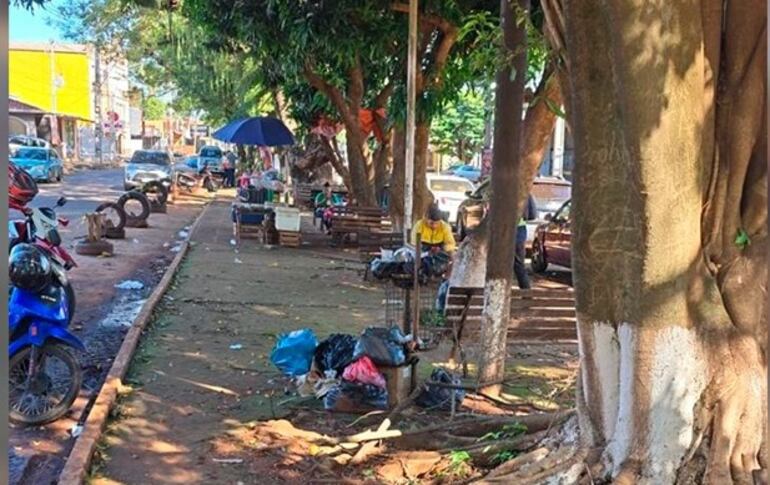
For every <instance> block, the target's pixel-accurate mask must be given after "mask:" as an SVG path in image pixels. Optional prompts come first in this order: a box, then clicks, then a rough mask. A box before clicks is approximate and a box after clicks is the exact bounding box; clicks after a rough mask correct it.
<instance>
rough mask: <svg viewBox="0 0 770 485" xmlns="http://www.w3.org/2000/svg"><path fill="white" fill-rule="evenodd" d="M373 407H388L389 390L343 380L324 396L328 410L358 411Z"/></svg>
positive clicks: (325, 407)
mask: <svg viewBox="0 0 770 485" xmlns="http://www.w3.org/2000/svg"><path fill="white" fill-rule="evenodd" d="M371 408H374V409H387V408H388V391H387V390H385V389H383V388H381V387H377V386H372V385H370V384H355V383H352V382H343V383H342V384H340V385H338V386H335V387H333V388H331V389H329V392H327V393H326V395H325V396H324V409H326V410H328V411H339V412H358V411H366V410H368V409H371Z"/></svg>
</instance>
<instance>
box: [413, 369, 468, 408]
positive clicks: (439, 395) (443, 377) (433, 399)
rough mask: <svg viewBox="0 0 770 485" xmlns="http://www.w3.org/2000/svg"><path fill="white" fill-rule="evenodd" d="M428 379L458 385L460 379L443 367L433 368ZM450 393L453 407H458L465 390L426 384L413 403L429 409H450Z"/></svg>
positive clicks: (460, 382)
mask: <svg viewBox="0 0 770 485" xmlns="http://www.w3.org/2000/svg"><path fill="white" fill-rule="evenodd" d="M430 380H431V381H433V382H441V383H443V384H452V385H455V386H460V385H461V384H462V381H461V380H460V378H459V377H457V376H453V375H451V374H450V373H448V372H447V371H445V370H444V369H441V368H438V369H434V370H433V372H432V373H431V374H430ZM452 395H454V399H455V409H457V408H459V407H460V404H462V402H463V399H464V398H465V391H464V390H462V389H451V388H447V387H439V386H432V385H430V384H428V385H426V386H425V388H424V389H423V390H422V392H421V393H420V395H419V396H417V399H416V400H415V404H417V405H418V406H420V407H423V408H431V409H443V410H445V411H449V410H451V409H452Z"/></svg>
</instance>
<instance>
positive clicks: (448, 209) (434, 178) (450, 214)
mask: <svg viewBox="0 0 770 485" xmlns="http://www.w3.org/2000/svg"><path fill="white" fill-rule="evenodd" d="M427 182H428V189H429V190H430V192H431V194H433V198H434V199H435V200H436V203H437V204H438V208H439V210H440V211H441V212H442V213H443V214H444V216H445V218H446V220H447V221H448V222H449V223H450V224H452V225H455V224H456V223H457V209H458V207H460V204H461V203H462V202H463V200H465V194H466V193H467V192H468V191H472V190H473V184H472V183H471V182H470V181H469V180H468V179H464V178H462V177H457V176H455V175H439V174H434V173H429V174H427Z"/></svg>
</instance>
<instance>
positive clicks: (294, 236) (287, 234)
mask: <svg viewBox="0 0 770 485" xmlns="http://www.w3.org/2000/svg"><path fill="white" fill-rule="evenodd" d="M301 243H302V241H301V237H300V233H299V232H292V231H278V244H280V245H281V246H285V247H289V248H298V247H299V246H300V244H301Z"/></svg>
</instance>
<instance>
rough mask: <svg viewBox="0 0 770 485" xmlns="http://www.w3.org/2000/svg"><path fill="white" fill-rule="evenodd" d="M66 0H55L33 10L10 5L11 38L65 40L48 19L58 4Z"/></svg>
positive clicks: (14, 39)
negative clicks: (49, 23) (50, 24)
mask: <svg viewBox="0 0 770 485" xmlns="http://www.w3.org/2000/svg"><path fill="white" fill-rule="evenodd" d="M64 1H66V0H53V1H52V2H50V3H49V4H48V5H46V7H45V8H40V7H37V8H35V9H34V10H33V11H32V12H29V11H27V10H26V9H25V8H22V7H14V6H13V4H11V5H9V6H8V24H9V25H8V27H9V29H8V30H9V31H10V32H9V38H10V40H11V42H13V41H27V42H29V41H49V40H51V39H53V40H57V41H58V40H63V39H62V38H61V35H60V33H59V32H58V30H57V29H56V28H55V27H52V26H49V25H48V22H47V20H48V19H49V18H50V17H51V15H52V12H54V11H55V7H56V5H60V4H62V3H63V2H64Z"/></svg>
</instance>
